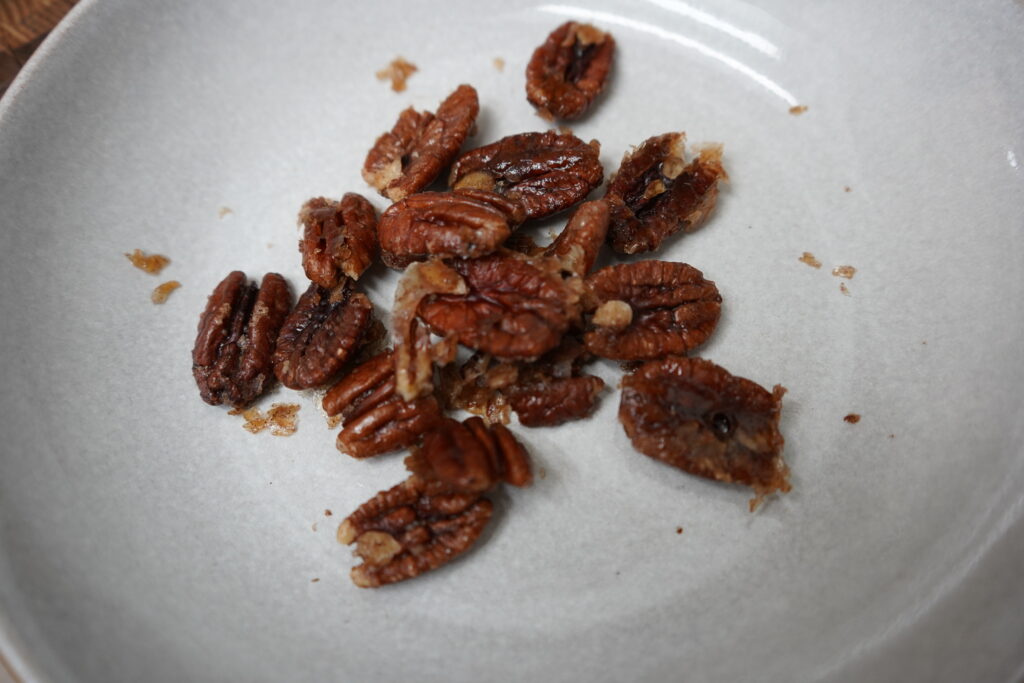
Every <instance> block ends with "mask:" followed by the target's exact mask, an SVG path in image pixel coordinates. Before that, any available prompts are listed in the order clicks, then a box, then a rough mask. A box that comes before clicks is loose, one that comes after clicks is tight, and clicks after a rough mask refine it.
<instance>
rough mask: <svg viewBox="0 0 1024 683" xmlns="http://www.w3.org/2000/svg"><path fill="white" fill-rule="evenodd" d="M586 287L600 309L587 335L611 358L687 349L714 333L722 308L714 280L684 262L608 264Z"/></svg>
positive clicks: (588, 341)
mask: <svg viewBox="0 0 1024 683" xmlns="http://www.w3.org/2000/svg"><path fill="white" fill-rule="evenodd" d="M587 288H588V290H589V292H590V294H592V295H593V297H594V299H595V303H596V305H597V309H596V311H595V312H594V315H593V317H591V319H590V324H589V326H588V328H587V331H586V333H585V334H584V336H583V341H584V343H585V344H586V346H587V349H588V350H589V351H590V352H591V353H593V354H594V355H597V356H601V357H603V358H611V359H613V360H628V361H632V360H649V359H652V358H661V357H664V356H666V355H668V354H681V353H685V352H686V351H688V350H690V349H692V348H695V347H697V346H699V345H700V344H702V343H704V341H705V340H706V339H707V338H708V337H709V336H711V333H712V332H713V331H714V329H715V327H716V326H717V325H718V318H719V316H720V315H721V310H722V297H721V295H720V294H719V293H718V288H717V287H715V283H714V282H711V281H710V280H705V279H704V276H703V275H702V274H701V272H700V271H699V270H697V269H696V268H694V267H693V266H689V265H687V264H685V263H672V262H669V261H637V262H635V263H622V264H619V265H615V266H609V267H607V268H602V269H601V270H599V271H597V272H596V273H594V274H592V275H591V276H590V277H588V278H587ZM592 305H594V304H593V303H592Z"/></svg>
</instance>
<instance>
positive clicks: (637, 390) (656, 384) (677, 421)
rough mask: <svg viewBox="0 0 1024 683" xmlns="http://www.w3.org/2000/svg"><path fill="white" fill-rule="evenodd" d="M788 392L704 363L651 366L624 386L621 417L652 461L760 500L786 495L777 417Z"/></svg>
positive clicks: (678, 360)
mask: <svg viewBox="0 0 1024 683" xmlns="http://www.w3.org/2000/svg"><path fill="white" fill-rule="evenodd" d="M785 391H786V390H785V389H784V388H783V387H781V386H779V385H775V388H774V389H772V391H771V392H770V393H769V392H768V391H767V390H766V389H764V388H763V387H761V386H760V385H758V384H756V383H754V382H752V381H750V380H748V379H744V378H742V377H734V376H733V375H731V374H729V372H728V371H727V370H725V369H724V368H722V367H720V366H718V365H715V364H714V363H712V362H710V361H707V360H704V359H702V358H683V357H679V356H670V357H668V358H665V359H663V360H657V361H649V362H647V363H644V364H643V365H641V366H640V367H639V368H638V369H637V370H636V371H635V372H633V373H631V374H629V375H626V376H625V377H624V378H623V380H622V403H621V404H620V406H619V419H620V420H621V421H622V424H623V426H624V427H625V429H626V434H627V435H629V438H630V440H631V441H632V442H633V446H634V447H636V449H637V450H638V451H640V452H641V453H643V454H645V455H649V456H650V457H652V458H654V459H656V460H661V461H662V462H665V463H668V464H669V465H673V466H675V467H678V468H680V469H682V470H684V471H686V472H689V473H690V474H696V475H698V476H701V477H707V478H709V479H717V480H718V481H725V482H733V483H737V484H745V485H747V486H750V487H752V488H753V489H754V492H755V493H756V494H757V497H756V498H754V499H753V500H752V501H751V509H752V510H753V508H754V507H755V506H756V505H757V503H758V502H759V501H760V500H761V499H762V498H763V497H764V496H766V495H768V494H769V493H772V492H774V491H782V492H786V491H789V489H790V485H789V481H788V477H789V468H788V467H787V466H786V463H785V462H784V461H783V460H782V446H783V443H784V439H783V438H782V435H781V434H780V433H779V414H780V412H781V410H782V395H783V394H784V393H785Z"/></svg>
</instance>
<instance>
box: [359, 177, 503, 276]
mask: <svg viewBox="0 0 1024 683" xmlns="http://www.w3.org/2000/svg"><path fill="white" fill-rule="evenodd" d="M522 221H523V209H522V206H520V205H519V203H518V202H515V201H510V200H508V199H505V198H504V197H502V196H500V195H497V194H495V193H493V192H486V191H483V190H456V191H455V192H420V193H419V194H414V195H411V196H409V197H406V198H405V199H403V200H402V201H400V202H397V203H395V204H392V205H391V206H390V207H388V209H387V210H386V211H384V213H383V214H382V215H381V217H380V226H379V227H378V234H379V236H380V244H381V249H382V259H383V261H384V263H385V264H386V265H388V266H390V267H391V268H397V269H402V268H405V267H406V266H407V265H409V264H410V263H412V262H413V261H424V260H426V259H428V258H430V257H431V256H442V257H447V256H461V257H468V258H472V257H475V256H483V255H485V254H490V253H491V252H493V251H494V250H495V249H497V248H498V247H499V246H501V243H502V242H504V241H505V240H506V239H507V238H508V236H509V235H511V234H512V230H513V229H514V228H515V227H516V226H518V225H519V224H520V223H521V222H522Z"/></svg>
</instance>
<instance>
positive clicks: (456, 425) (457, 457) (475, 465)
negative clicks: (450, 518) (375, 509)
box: [405, 416, 533, 493]
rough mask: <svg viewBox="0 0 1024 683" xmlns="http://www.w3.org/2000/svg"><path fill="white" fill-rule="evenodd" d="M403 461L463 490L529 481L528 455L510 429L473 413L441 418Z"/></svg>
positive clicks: (429, 477) (415, 471)
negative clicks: (464, 416) (457, 417)
mask: <svg viewBox="0 0 1024 683" xmlns="http://www.w3.org/2000/svg"><path fill="white" fill-rule="evenodd" d="M405 464H406V467H408V468H409V470H410V471H412V473H413V474H415V475H416V476H419V477H422V478H424V479H427V480H434V479H436V480H438V481H441V482H444V484H445V485H446V486H448V487H450V488H451V489H452V490H454V491H462V492H466V493H483V492H484V491H487V490H489V489H492V488H494V487H495V486H497V485H498V484H499V483H500V482H505V483H507V484H511V485H513V486H529V485H530V483H531V482H532V481H533V474H532V473H531V472H530V459H529V456H528V455H527V454H526V449H525V448H523V446H522V444H520V443H519V441H517V440H516V438H515V436H513V435H512V432H510V431H509V430H508V428H506V427H505V425H502V424H496V425H492V426H490V427H489V426H488V425H487V423H485V422H484V421H483V420H482V419H480V418H479V417H476V416H474V417H470V418H468V419H466V420H464V421H463V422H461V423H460V422H457V421H456V420H453V419H451V418H444V420H442V421H441V423H440V424H439V425H438V426H437V427H436V428H435V429H434V430H433V431H431V432H429V433H428V434H427V435H426V436H425V437H423V445H422V446H420V447H419V448H416V449H414V450H413V452H412V454H411V455H409V457H408V458H406V460H405Z"/></svg>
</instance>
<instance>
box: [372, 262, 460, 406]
mask: <svg viewBox="0 0 1024 683" xmlns="http://www.w3.org/2000/svg"><path fill="white" fill-rule="evenodd" d="M467 291H468V289H467V288H466V283H465V281H463V279H462V276H461V275H459V273H457V272H456V271H454V270H452V269H451V268H449V267H448V266H447V265H446V264H444V263H443V262H441V261H427V262H426V263H413V264H412V265H410V266H409V267H408V268H406V269H405V273H403V275H402V279H401V280H399V281H398V287H396V288H395V305H394V307H393V308H392V310H391V335H392V338H393V339H394V342H395V388H396V389H397V390H398V395H399V396H401V397H402V398H403V399H405V400H406V401H412V400H414V399H416V398H419V397H420V396H426V395H427V394H429V393H430V392H432V391H433V390H434V363H438V364H440V365H441V366H445V365H447V364H448V363H451V362H452V361H453V360H455V353H456V351H458V348H457V346H456V344H455V338H454V336H446V338H445V339H444V340H442V341H441V342H440V343H438V344H431V341H430V332H429V331H428V330H427V329H426V327H424V326H423V325H422V324H420V322H419V320H417V318H416V313H417V311H418V310H419V305H420V302H421V301H422V300H423V299H424V298H425V297H428V296H430V295H432V294H438V293H442V294H447V295H452V296H459V295H463V294H465V293H466V292H467Z"/></svg>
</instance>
